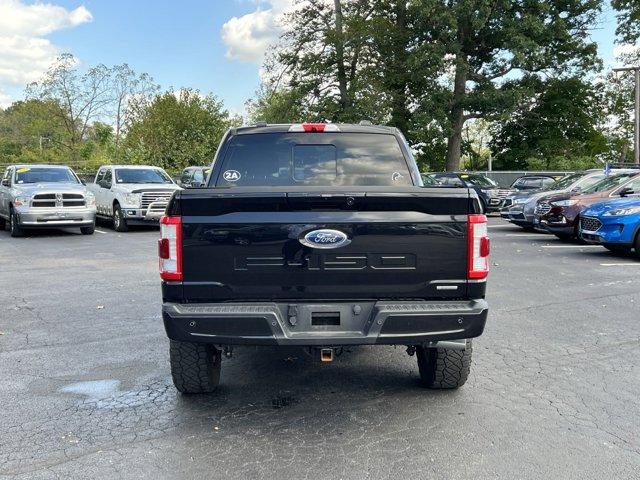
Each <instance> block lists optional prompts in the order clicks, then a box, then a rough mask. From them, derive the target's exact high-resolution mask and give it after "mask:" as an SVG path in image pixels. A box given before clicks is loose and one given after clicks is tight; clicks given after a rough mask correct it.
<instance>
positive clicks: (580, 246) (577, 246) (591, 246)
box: [540, 245, 603, 248]
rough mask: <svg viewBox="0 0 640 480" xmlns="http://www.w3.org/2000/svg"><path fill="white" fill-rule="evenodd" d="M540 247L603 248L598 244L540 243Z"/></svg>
mask: <svg viewBox="0 0 640 480" xmlns="http://www.w3.org/2000/svg"><path fill="white" fill-rule="evenodd" d="M540 248H603V247H601V246H600V245H542V246H541V247H540Z"/></svg>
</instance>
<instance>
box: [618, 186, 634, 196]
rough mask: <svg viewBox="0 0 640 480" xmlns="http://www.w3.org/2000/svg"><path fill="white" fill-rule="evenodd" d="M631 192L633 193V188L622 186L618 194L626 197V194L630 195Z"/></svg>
mask: <svg viewBox="0 0 640 480" xmlns="http://www.w3.org/2000/svg"><path fill="white" fill-rule="evenodd" d="M633 193H635V192H634V191H633V188H629V187H626V188H623V189H622V190H620V196H621V197H626V196H627V195H632V194H633Z"/></svg>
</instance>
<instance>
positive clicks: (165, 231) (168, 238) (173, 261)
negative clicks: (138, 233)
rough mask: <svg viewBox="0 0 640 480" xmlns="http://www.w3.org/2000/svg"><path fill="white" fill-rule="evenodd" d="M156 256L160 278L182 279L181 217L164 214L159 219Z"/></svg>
mask: <svg viewBox="0 0 640 480" xmlns="http://www.w3.org/2000/svg"><path fill="white" fill-rule="evenodd" d="M158 257H159V261H160V278H162V279H163V280H171V281H179V282H180V281H182V217H177V216H164V217H162V218H161V219H160V240H158Z"/></svg>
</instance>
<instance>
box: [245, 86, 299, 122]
mask: <svg viewBox="0 0 640 480" xmlns="http://www.w3.org/2000/svg"><path fill="white" fill-rule="evenodd" d="M246 106H247V111H248V113H249V120H250V122H252V123H256V122H267V123H290V122H302V121H305V120H307V119H308V118H309V117H308V113H307V112H306V110H305V109H304V108H303V105H302V102H301V100H300V98H299V97H298V95H297V92H296V91H294V90H285V89H279V90H277V89H273V88H272V87H269V86H267V85H265V84H263V85H261V86H260V88H259V90H258V91H257V92H256V98H254V99H251V100H249V101H248V102H247V105H246Z"/></svg>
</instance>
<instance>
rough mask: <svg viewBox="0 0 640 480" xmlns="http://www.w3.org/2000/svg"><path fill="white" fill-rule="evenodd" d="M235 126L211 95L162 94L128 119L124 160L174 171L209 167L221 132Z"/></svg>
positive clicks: (185, 91) (192, 92)
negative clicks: (191, 166)
mask: <svg viewBox="0 0 640 480" xmlns="http://www.w3.org/2000/svg"><path fill="white" fill-rule="evenodd" d="M239 123H240V119H239V118H236V117H232V116H230V115H229V112H228V111H227V110H225V109H224V108H223V105H222V103H221V102H220V101H218V100H217V99H216V98H215V97H213V96H211V95H207V96H203V95H201V94H200V93H199V92H198V91H196V90H191V89H182V90H180V91H178V92H165V93H162V94H160V95H157V96H156V97H155V98H154V99H153V100H152V101H151V102H150V103H149V105H148V106H146V107H145V108H143V109H142V110H141V111H140V112H139V113H138V116H137V117H136V118H134V119H133V120H132V122H131V125H130V127H129V130H128V133H127V136H126V139H125V142H124V149H125V158H126V159H127V161H129V162H133V163H145V164H152V165H159V166H162V167H164V168H167V169H174V170H177V169H181V168H183V167H185V166H187V165H206V164H210V163H211V161H212V159H213V155H214V153H215V151H216V149H217V148H218V144H219V142H220V140H221V138H222V135H223V134H224V132H225V131H226V130H227V129H228V128H230V127H231V126H236V125H238V124H239Z"/></svg>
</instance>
